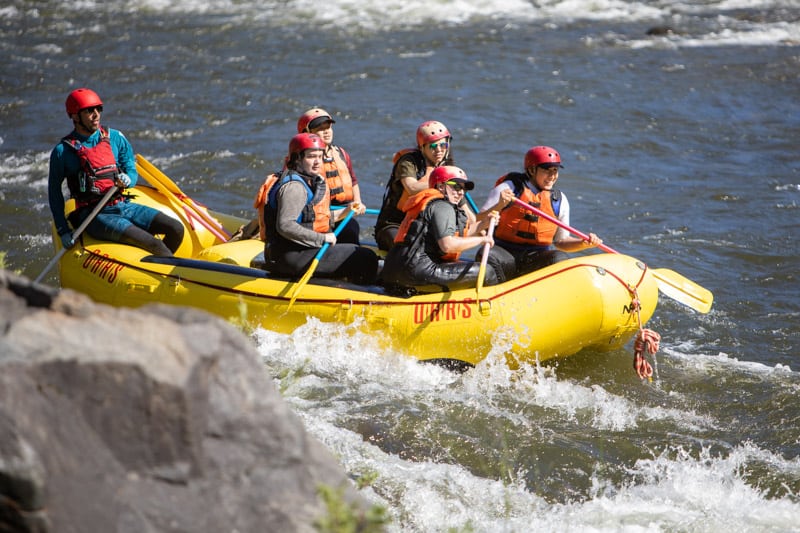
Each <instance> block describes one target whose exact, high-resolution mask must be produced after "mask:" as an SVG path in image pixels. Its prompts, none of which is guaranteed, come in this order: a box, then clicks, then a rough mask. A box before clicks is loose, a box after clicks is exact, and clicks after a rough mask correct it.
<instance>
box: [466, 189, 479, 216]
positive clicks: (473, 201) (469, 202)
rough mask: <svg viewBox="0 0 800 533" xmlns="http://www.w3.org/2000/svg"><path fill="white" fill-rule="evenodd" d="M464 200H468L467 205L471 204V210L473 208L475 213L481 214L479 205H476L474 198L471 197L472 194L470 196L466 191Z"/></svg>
mask: <svg viewBox="0 0 800 533" xmlns="http://www.w3.org/2000/svg"><path fill="white" fill-rule="evenodd" d="M464 198H466V199H467V203H468V204H469V207H470V208H471V209H472V210H473V211H474V212H475V213H480V211H479V210H478V206H477V204H476V203H475V200H473V199H472V196H470V194H469V193H468V192H466V191H465V192H464Z"/></svg>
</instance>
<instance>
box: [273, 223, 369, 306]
mask: <svg viewBox="0 0 800 533" xmlns="http://www.w3.org/2000/svg"><path fill="white" fill-rule="evenodd" d="M354 214H355V211H353V210H352V209H351V210H350V212H349V213H347V215H346V216H345V217H344V218H343V219H342V220H341V221H340V222H339V223H338V224H337V225H336V229H335V230H334V231H333V234H334V235H336V236H337V237H338V236H339V234H340V233H341V232H342V230H343V229H344V227H345V226H346V225H347V223H348V222H350V219H351V218H353V215H354ZM330 246H331V243H329V242H326V243H325V244H323V245H322V248H320V249H319V251H318V252H317V255H315V256H314V259H312V260H311V265H309V267H308V270H306V273H305V274H303V277H302V278H300V281H298V282H297V285H295V287H294V290H293V291H292V297H291V298H290V299H289V307H287V308H286V310H287V311H288V310H289V309H291V308H292V305H294V301H295V300H296V299H297V295H298V294H300V291H301V290H302V289H303V287H305V285H306V283H308V280H310V279H311V276H313V275H314V271H315V270H316V269H317V266H318V265H319V260H320V259H322V256H323V255H325V252H327V251H328V248H330Z"/></svg>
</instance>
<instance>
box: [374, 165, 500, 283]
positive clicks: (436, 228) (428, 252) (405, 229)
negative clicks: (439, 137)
mask: <svg viewBox="0 0 800 533" xmlns="http://www.w3.org/2000/svg"><path fill="white" fill-rule="evenodd" d="M428 186H429V188H428V189H426V190H424V191H421V192H419V193H417V194H415V195H414V196H412V197H411V198H410V199H409V200H408V201H407V202H406V203H405V206H404V207H405V210H406V211H405V218H404V220H403V223H402V224H401V225H400V229H399V231H398V233H397V236H396V240H395V246H394V247H393V248H392V249H391V250H389V252H388V253H387V254H386V259H385V261H384V267H383V272H382V273H381V276H382V278H383V281H384V283H385V284H386V287H387V290H389V291H390V292H391V291H392V290H394V289H399V291H398V292H403V290H404V289H406V288H408V287H411V288H414V290H413V291H407V292H406V294H413V292H416V291H423V292H432V291H442V290H443V291H452V290H455V289H462V288H466V287H475V286H476V283H477V280H478V273H479V271H480V264H479V263H477V262H474V261H459V255H460V254H461V252H463V251H465V250H468V249H470V248H474V247H476V246H481V245H483V244H486V243H489V244H490V245H491V244H493V242H494V241H493V239H492V236H491V235H487V234H486V229H487V228H488V226H489V221H490V220H491V218H494V219H495V220H497V219H498V217H499V215H498V213H497V212H489V213H487V214H485V215H484V216H482V217H481V219H480V222H479V223H477V224H474V225H470V224H469V223H468V220H467V213H466V212H465V207H464V206H463V205H461V204H462V200H463V199H464V195H465V192H466V191H468V190H472V189H473V188H474V187H475V184H474V183H472V182H471V181H469V179H468V178H467V175H466V174H465V173H464V171H463V170H461V169H460V168H458V167H455V166H441V167H437V168H436V169H435V170H434V171H433V172H431V175H430V177H429V179H428ZM496 283H497V276H496V274H495V272H494V270H493V269H492V268H490V267H488V265H487V268H486V274H485V278H484V284H485V285H494V284H496Z"/></svg>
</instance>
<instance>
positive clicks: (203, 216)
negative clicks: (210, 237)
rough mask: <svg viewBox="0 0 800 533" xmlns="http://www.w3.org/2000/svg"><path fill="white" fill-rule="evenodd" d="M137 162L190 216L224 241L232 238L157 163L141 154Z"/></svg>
mask: <svg viewBox="0 0 800 533" xmlns="http://www.w3.org/2000/svg"><path fill="white" fill-rule="evenodd" d="M136 164H137V165H138V166H139V172H140V173H141V174H142V175H143V176H144V178H145V179H146V180H147V181H148V182H150V184H151V185H153V186H154V187H155V188H156V189H157V190H158V191H159V192H161V193H162V194H163V195H164V196H166V197H168V198H169V199H171V200H172V201H174V202H176V203H178V204H183V205H184V206H186V207H184V211H185V212H186V216H187V217H188V218H193V219H195V220H197V221H198V222H200V224H202V225H203V227H205V228H206V229H207V230H208V231H210V232H211V233H213V234H214V236H215V237H216V238H218V239H219V240H220V241H222V242H228V240H229V239H230V238H231V235H230V233H228V231H227V230H226V229H225V228H224V227H223V226H222V224H220V223H219V221H217V220H215V219H214V218H213V217H212V216H211V215H209V214H208V211H206V210H205V209H203V208H202V207H201V206H200V205H199V204H198V203H197V202H195V201H194V200H192V199H191V198H189V197H188V196H186V195H185V194H183V191H181V189H180V187H178V185H176V184H175V182H174V181H172V180H171V179H169V178H168V177H167V175H166V174H164V173H163V172H161V171H160V170H159V169H158V168H157V167H156V166H155V165H153V164H152V163H151V162H150V161H148V160H147V159H145V158H144V156H142V155H141V154H136Z"/></svg>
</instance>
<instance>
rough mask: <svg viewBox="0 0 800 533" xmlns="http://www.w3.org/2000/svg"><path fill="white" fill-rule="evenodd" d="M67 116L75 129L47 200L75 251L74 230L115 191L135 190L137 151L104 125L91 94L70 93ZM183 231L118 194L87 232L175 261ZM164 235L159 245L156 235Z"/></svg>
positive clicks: (57, 158) (59, 151) (58, 156)
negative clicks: (69, 203) (69, 206)
mask: <svg viewBox="0 0 800 533" xmlns="http://www.w3.org/2000/svg"><path fill="white" fill-rule="evenodd" d="M66 108H67V116H69V117H70V118H71V119H72V124H73V126H74V129H73V130H72V132H71V133H70V134H69V135H67V136H66V137H64V138H62V139H61V141H60V142H59V143H58V144H57V145H56V146H55V148H53V150H52V152H51V153H50V174H49V177H48V183H47V195H48V201H49V204H50V212H51V213H52V215H53V222H54V224H55V227H56V230H57V231H58V235H59V236H60V237H61V244H62V245H63V246H64V248H71V247H72V246H73V245H74V244H75V241H74V239H73V238H72V229H71V228H70V224H71V225H72V227H78V226H80V224H81V223H82V222H83V221H84V220H85V219H86V217H88V216H89V214H90V213H91V212H92V210H93V209H94V207H95V206H96V205H97V203H98V202H99V201H100V200H101V199H102V198H103V197H104V196H105V194H106V193H107V192H108V190H109V189H110V188H111V187H119V188H120V189H124V188H127V187H133V186H134V185H136V181H137V180H138V176H139V175H138V173H137V172H136V160H135V155H134V152H133V148H132V147H131V144H130V143H129V142H128V140H127V139H126V138H125V136H124V135H123V134H122V133H121V132H119V131H117V130H114V129H111V128H104V127H102V126H101V125H100V115H101V114H102V112H103V102H102V101H101V100H100V97H99V96H98V95H97V93H95V92H94V91H92V90H91V89H86V88H81V89H76V90H74V91H72V92H71V93H69V95H68V96H67V101H66ZM64 180H66V181H67V188H68V189H69V193H70V196H71V197H72V198H74V199H75V203H76V209H75V211H73V212H72V213H71V214H70V217H69V224H68V223H67V217H66V216H65V214H64V194H63V192H62V188H61V187H62V184H63V183H64ZM183 232H184V229H183V225H182V224H181V223H180V222H179V221H178V220H176V219H173V218H171V217H169V216H167V215H165V214H163V213H161V212H160V211H158V210H157V209H154V208H152V207H148V206H144V205H139V204H135V203H131V202H130V199H129V198H127V197H124V196H123V195H122V193H121V192H118V193H117V194H115V195H114V196H112V199H111V200H110V201H109V202H108V203H107V204H106V206H105V207H104V208H103V209H102V210H101V211H100V212H99V213H98V214H97V216H96V217H95V218H94V220H92V221H91V222H90V223H89V225H88V226H87V227H86V233H88V234H89V235H91V236H92V237H94V238H96V239H101V240H106V241H114V242H121V243H123V244H129V245H132V246H137V247H140V248H144V249H145V250H147V251H149V252H150V253H152V254H153V255H161V256H170V255H172V254H173V252H174V251H175V250H177V249H178V247H179V246H180V244H181V241H182V240H183ZM159 234H160V235H163V236H164V239H163V240H161V239H158V238H156V237H155V235H159Z"/></svg>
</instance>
